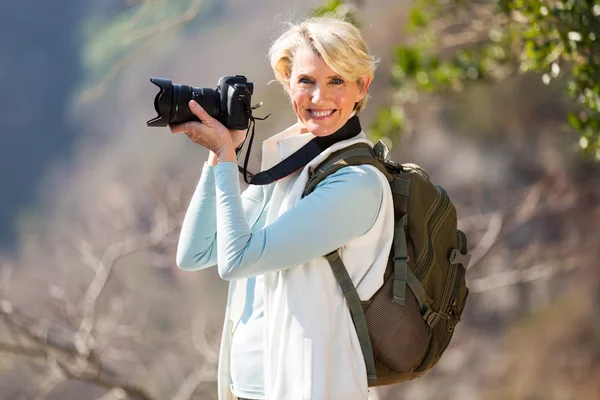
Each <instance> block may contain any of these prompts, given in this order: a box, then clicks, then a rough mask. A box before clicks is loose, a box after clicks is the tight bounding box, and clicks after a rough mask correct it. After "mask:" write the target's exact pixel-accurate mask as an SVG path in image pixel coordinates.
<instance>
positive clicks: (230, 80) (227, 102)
mask: <svg viewBox="0 0 600 400" xmlns="http://www.w3.org/2000/svg"><path fill="white" fill-rule="evenodd" d="M150 82H152V83H154V84H155V85H156V86H158V87H159V88H160V91H159V92H158V93H157V94H156V96H155V98H154V109H155V110H156V112H157V113H158V116H157V117H156V118H153V119H151V120H149V121H148V122H147V125H148V126H167V125H174V124H181V123H183V122H188V121H199V119H198V118H197V117H196V116H195V115H194V114H193V113H192V112H191V111H190V109H189V107H188V103H189V101H190V100H196V101H197V102H198V104H200V106H202V108H204V110H206V112H207V113H208V115H210V116H211V117H213V118H215V119H217V120H218V121H219V122H221V123H222V124H223V125H225V127H226V128H227V129H236V130H244V129H247V128H248V123H249V120H250V109H251V107H250V104H251V103H250V101H251V97H252V93H253V92H254V84H253V83H252V82H248V80H247V79H246V77H245V76H243V75H228V76H223V77H221V79H219V82H218V84H217V88H216V89H211V88H198V87H193V86H188V85H179V84H173V83H172V82H171V81H170V80H168V79H163V78H150Z"/></svg>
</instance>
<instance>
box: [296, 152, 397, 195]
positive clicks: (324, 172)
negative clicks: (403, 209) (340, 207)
mask: <svg viewBox="0 0 600 400" xmlns="http://www.w3.org/2000/svg"><path fill="white" fill-rule="evenodd" d="M364 164H367V165H372V166H374V167H376V168H377V169H378V170H379V171H381V172H382V173H383V174H384V175H385V177H386V179H387V180H388V182H391V181H392V179H393V178H392V175H391V174H390V173H389V172H388V171H387V169H386V168H385V165H383V163H382V162H381V161H380V160H379V159H378V158H377V157H376V155H375V154H374V152H373V149H372V148H371V146H370V145H369V144H368V143H356V144H353V145H351V146H348V147H345V148H343V149H341V150H338V151H336V152H334V153H332V154H331V155H330V156H329V157H327V158H326V159H325V161H323V162H322V163H321V164H319V165H318V166H317V167H316V168H315V169H314V170H312V171H311V172H310V175H309V178H308V183H307V184H306V187H305V189H304V193H303V194H302V197H306V196H308V195H309V194H310V193H311V192H312V191H313V190H314V189H315V187H317V185H318V184H319V183H321V182H322V181H323V180H324V179H325V178H327V177H328V176H329V175H332V174H334V173H336V172H337V171H339V170H340V169H341V168H344V167H348V166H352V165H364Z"/></svg>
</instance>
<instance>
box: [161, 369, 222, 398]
mask: <svg viewBox="0 0 600 400" xmlns="http://www.w3.org/2000/svg"><path fill="white" fill-rule="evenodd" d="M216 375H217V370H216V368H214V367H213V368H202V369H199V370H197V371H194V372H192V373H191V374H190V375H188V377H187V378H185V380H184V381H183V383H182V384H181V386H180V387H179V390H178V391H177V393H176V394H175V396H173V397H172V398H171V400H190V399H191V398H192V396H193V395H194V393H195V392H196V390H197V389H198V386H200V385H201V384H202V383H205V382H211V381H214V380H215V379H216Z"/></svg>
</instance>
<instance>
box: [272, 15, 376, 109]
mask: <svg viewBox="0 0 600 400" xmlns="http://www.w3.org/2000/svg"><path fill="white" fill-rule="evenodd" d="M303 46H308V47H309V48H310V49H312V50H313V51H314V52H315V53H316V54H317V55H319V56H320V57H321V58H323V61H325V63H326V64H327V65H328V66H329V67H330V68H331V69H332V70H334V71H335V72H336V73H338V74H340V75H341V76H342V77H343V78H344V79H348V80H354V81H357V82H358V83H359V84H360V83H361V82H359V80H360V78H362V77H365V76H367V77H369V78H370V79H371V80H373V76H374V75H375V66H376V64H377V60H375V59H374V58H373V56H371V55H370V54H369V49H368V48H367V44H366V43H365V41H364V39H363V38H362V35H361V34H360V31H359V30H358V28H356V27H355V26H354V25H352V24H351V23H349V22H346V21H344V20H342V19H339V18H334V17H313V18H309V19H307V20H305V21H303V22H300V23H298V24H291V25H290V27H289V29H287V30H286V31H285V32H284V33H283V34H281V36H279V38H277V39H276V40H275V42H273V44H272V45H271V49H270V50H269V58H270V60H271V67H272V68H273V72H274V73H275V78H276V79H277V80H278V81H279V82H281V84H282V85H283V86H284V88H286V89H287V88H288V85H289V78H290V76H291V74H292V65H293V62H294V56H295V55H296V52H297V51H298V49H299V48H301V47H303ZM367 99H368V96H367V95H365V97H363V99H362V100H361V101H360V102H358V104H357V106H356V108H355V111H356V114H357V115H358V114H359V113H360V111H361V110H362V109H363V108H364V107H365V105H366V104H367Z"/></svg>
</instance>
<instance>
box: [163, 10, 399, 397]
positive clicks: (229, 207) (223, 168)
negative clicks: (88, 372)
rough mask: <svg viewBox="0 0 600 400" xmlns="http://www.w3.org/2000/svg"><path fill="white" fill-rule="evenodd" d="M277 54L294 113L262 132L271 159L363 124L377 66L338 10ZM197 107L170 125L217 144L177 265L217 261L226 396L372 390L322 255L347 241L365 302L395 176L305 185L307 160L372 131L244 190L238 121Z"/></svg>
mask: <svg viewBox="0 0 600 400" xmlns="http://www.w3.org/2000/svg"><path fill="white" fill-rule="evenodd" d="M270 58H271V66H272V67H273V70H274V73H275V77H276V78H277V80H278V81H279V82H281V83H282V85H283V87H284V88H285V90H286V92H287V93H288V94H289V97H290V100H291V104H292V107H293V109H294V111H295V113H296V115H297V118H298V121H297V122H296V123H295V124H294V125H292V126H291V127H289V128H288V129H286V130H285V131H283V132H281V133H279V134H277V135H275V136H273V137H271V138H269V139H267V140H266V141H265V142H264V143H263V159H262V165H261V169H262V170H266V169H269V168H270V167H272V166H273V165H275V164H278V163H279V162H281V161H282V160H284V159H286V158H287V157H289V156H290V155H291V154H292V153H294V152H295V151H297V150H298V149H300V148H302V147H303V146H304V145H306V144H307V143H308V142H309V141H311V140H317V139H319V138H325V137H337V136H335V135H339V134H340V132H345V131H347V130H348V129H350V128H349V126H354V127H356V124H355V122H356V121H357V118H354V116H358V114H359V113H360V111H361V110H362V109H363V108H364V106H365V104H366V102H367V92H368V88H369V85H370V83H371V80H372V78H373V74H374V70H375V61H374V59H373V57H372V56H370V55H369V53H368V49H367V46H366V44H365V42H364V40H363V39H362V37H361V35H360V33H359V31H358V30H357V29H356V28H355V27H354V26H352V25H351V24H349V23H347V22H344V21H341V20H338V19H333V18H315V19H309V20H307V21H304V22H302V23H300V24H298V25H294V26H291V27H290V28H289V29H288V30H287V31H286V32H285V33H283V34H282V35H281V36H280V37H279V38H278V39H277V40H276V41H275V42H274V43H273V45H272V47H271V50H270ZM190 109H191V110H192V111H193V112H194V113H195V114H196V115H197V116H198V117H199V119H200V120H201V121H203V123H202V124H201V123H197V122H190V123H185V124H182V125H178V126H172V127H171V129H172V131H173V133H179V132H185V133H186V134H187V136H188V137H189V138H190V139H191V140H192V141H194V142H195V143H198V144H200V145H202V146H204V147H206V148H208V149H209V150H211V153H210V156H209V160H208V162H207V163H206V164H205V167H204V169H203V172H202V176H201V178H200V182H199V184H198V187H197V189H196V191H195V193H194V195H193V197H192V200H191V203H190V206H189V208H188V210H187V213H186V216H185V220H184V223H183V227H182V232H181V237H180V240H179V245H178V250H177V264H178V265H179V267H181V268H183V269H187V270H197V269H201V268H205V267H208V266H211V265H214V264H215V263H217V264H218V271H219V274H220V276H221V277H222V278H223V279H226V280H229V281H230V287H229V294H228V303H227V310H226V317H225V324H224V330H223V337H222V343H221V353H220V361H219V377H218V379H219V398H220V399H222V400H223V399H233V398H235V397H237V398H244V399H269V400H287V399H289V400H305V399H314V400H329V399H344V400H353V399H356V400H363V399H367V398H368V386H367V377H366V369H365V364H364V360H363V356H362V352H361V348H360V344H359V342H358V338H357V335H356V331H355V329H354V326H353V323H352V319H351V316H350V314H349V311H348V308H347V306H346V302H345V299H344V297H343V296H342V293H341V291H340V289H339V287H338V284H337V282H336V280H335V278H334V276H333V274H332V271H331V268H330V267H329V264H328V263H327V261H326V259H325V258H323V255H325V254H328V253H330V252H332V251H335V250H336V249H340V254H341V257H342V259H343V261H344V264H345V265H346V268H347V269H348V272H349V274H350V276H351V278H352V280H353V283H354V285H355V286H357V290H358V293H359V295H360V297H361V299H362V300H366V299H369V298H370V297H371V296H372V295H373V294H374V293H375V292H376V291H377V289H378V288H379V287H380V286H381V284H382V282H383V275H384V270H385V266H386V262H387V256H388V254H389V250H390V246H391V243H392V238H393V207H392V199H391V193H390V189H389V184H388V183H387V181H386V179H385V177H384V176H383V174H381V173H380V172H379V171H377V169H376V168H374V167H371V166H357V167H346V168H343V169H341V170H340V171H338V172H336V173H335V174H333V175H331V176H329V177H328V178H326V179H325V180H324V181H323V182H321V183H320V184H319V185H318V186H317V187H316V189H315V190H314V191H313V192H312V193H311V194H310V195H308V196H306V197H304V198H303V197H302V193H303V190H304V187H305V186H306V183H307V181H308V177H309V171H310V169H311V168H313V167H314V166H316V165H318V164H319V163H320V162H322V161H323V160H324V159H325V158H326V157H327V156H328V155H330V154H331V153H332V152H334V151H336V150H339V149H341V148H344V147H346V146H349V145H351V144H354V143H357V142H367V143H370V142H369V141H368V140H367V139H366V135H365V134H364V132H362V131H361V130H360V125H358V131H357V132H356V135H355V136H352V137H351V138H349V139H343V140H340V141H337V142H336V143H334V144H332V145H331V146H330V147H328V148H326V149H325V150H323V151H322V152H321V153H320V154H318V155H317V156H316V158H314V159H312V160H311V161H310V162H308V164H307V165H306V166H304V167H303V168H300V169H299V170H297V171H295V172H293V173H292V174H290V175H288V176H286V177H285V178H282V179H279V180H278V181H276V182H274V183H272V184H269V185H264V186H256V185H251V186H250V187H249V188H248V189H247V190H246V191H245V192H244V193H243V194H241V195H240V187H239V176H238V167H237V164H236V155H235V149H236V148H237V147H238V146H239V145H240V144H241V143H242V142H243V139H244V134H245V133H244V132H239V131H232V132H229V131H228V130H227V129H226V128H225V127H224V126H223V125H221V124H220V123H219V122H218V121H216V120H215V119H213V118H211V117H210V116H208V114H207V113H206V112H205V111H204V110H203V109H202V108H201V107H200V106H199V105H198V104H196V103H194V102H191V103H190ZM351 117H353V118H351ZM352 121H354V122H352ZM353 124H354V125H353ZM217 232H218V234H217ZM234 396H235V397H234Z"/></svg>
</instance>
